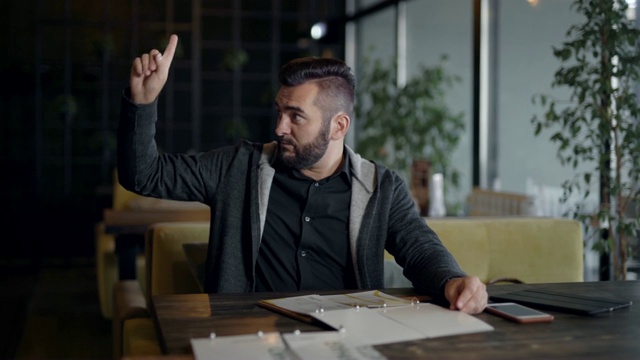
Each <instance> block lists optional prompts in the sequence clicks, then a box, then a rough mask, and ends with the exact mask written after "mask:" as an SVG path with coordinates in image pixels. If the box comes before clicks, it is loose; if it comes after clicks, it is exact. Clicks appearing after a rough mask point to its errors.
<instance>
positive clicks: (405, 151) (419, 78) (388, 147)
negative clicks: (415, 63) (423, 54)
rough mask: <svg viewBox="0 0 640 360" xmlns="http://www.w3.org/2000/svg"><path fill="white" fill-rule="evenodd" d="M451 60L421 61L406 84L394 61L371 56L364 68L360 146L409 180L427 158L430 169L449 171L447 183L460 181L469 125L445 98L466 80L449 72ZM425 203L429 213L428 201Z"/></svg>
mask: <svg viewBox="0 0 640 360" xmlns="http://www.w3.org/2000/svg"><path fill="white" fill-rule="evenodd" d="M446 60H447V57H446V56H442V57H441V58H440V61H439V62H438V63H437V64H435V65H433V66H424V65H421V66H420V69H419V71H418V72H417V73H416V75H415V76H414V77H412V78H410V79H408V80H407V81H406V84H398V81H397V76H396V74H397V64H396V62H395V61H394V60H391V61H389V64H388V65H385V64H383V62H382V60H380V59H376V60H375V61H371V60H370V58H369V57H365V59H364V61H363V63H362V65H361V69H359V70H360V71H359V73H358V79H359V80H358V87H357V89H358V91H357V94H356V95H357V101H356V116H357V118H358V122H359V126H358V132H357V136H356V139H357V146H356V149H357V151H358V152H359V153H360V154H362V155H363V156H364V157H365V158H368V159H371V160H374V161H379V162H381V163H383V164H385V165H386V166H387V167H389V168H391V169H394V170H396V171H398V173H399V174H400V175H401V176H403V177H404V178H405V180H408V179H409V175H410V174H411V168H412V166H414V168H420V167H422V168H424V165H420V163H423V164H424V163H425V162H427V163H428V168H429V172H430V173H431V174H435V173H441V174H443V176H444V179H445V181H444V185H445V186H444V188H445V190H447V189H449V190H451V188H458V186H459V173H458V171H457V170H456V169H455V168H454V167H453V166H452V165H451V154H452V153H453V151H454V150H455V148H456V147H457V145H458V141H459V139H460V134H461V133H462V132H463V131H464V129H465V126H464V122H463V114H462V113H454V112H453V111H452V110H451V109H450V108H449V107H448V106H447V105H446V103H445V94H446V91H447V89H449V88H450V87H452V86H453V85H454V84H455V83H457V82H460V77H459V76H456V75H452V74H449V73H447V71H445V69H444V63H445V62H446ZM415 164H417V165H415ZM414 196H415V192H414ZM419 203H420V201H419ZM449 205H451V204H449ZM453 206H455V205H453ZM458 206H459V204H458ZM420 207H421V210H422V211H423V214H424V213H425V207H426V208H428V205H425V204H420ZM425 215H426V214H425Z"/></svg>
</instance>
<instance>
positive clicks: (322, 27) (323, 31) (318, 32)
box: [311, 21, 327, 40]
mask: <svg viewBox="0 0 640 360" xmlns="http://www.w3.org/2000/svg"><path fill="white" fill-rule="evenodd" d="M325 35H327V23H325V22H323V21H320V22H317V23H315V24H313V26H312V27H311V38H313V39H314V40H320V39H322V38H323V37H324V36H325Z"/></svg>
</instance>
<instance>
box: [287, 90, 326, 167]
mask: <svg viewBox="0 0 640 360" xmlns="http://www.w3.org/2000/svg"><path fill="white" fill-rule="evenodd" d="M317 93H318V87H317V85H316V84H314V83H312V82H311V83H305V84H302V85H298V86H295V87H286V86H283V87H281V88H280V91H279V92H278V95H277V96H276V100H275V106H276V110H277V111H278V123H277V125H276V130H275V132H276V136H277V137H278V145H279V147H280V153H279V154H280V155H279V156H280V158H281V160H282V162H283V163H284V164H285V165H286V166H289V167H292V168H295V169H298V170H302V169H307V168H309V167H311V166H312V165H313V164H315V163H317V162H318V161H319V160H320V159H321V158H322V157H323V156H324V154H325V153H326V151H327V147H328V146H329V133H330V129H331V123H330V121H326V122H325V121H324V116H323V115H324V114H323V113H322V110H321V109H320V108H319V107H317V106H316V105H315V103H314V101H315V98H316V95H317Z"/></svg>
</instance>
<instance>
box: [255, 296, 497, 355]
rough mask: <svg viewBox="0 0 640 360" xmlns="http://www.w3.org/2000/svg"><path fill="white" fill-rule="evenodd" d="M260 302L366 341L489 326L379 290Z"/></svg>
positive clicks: (457, 332) (421, 336)
mask: <svg viewBox="0 0 640 360" xmlns="http://www.w3.org/2000/svg"><path fill="white" fill-rule="evenodd" d="M260 305H261V306H264V307H266V308H269V309H272V310H275V311H278V312H280V313H283V314H286V315H289V316H292V317H295V318H298V319H302V320H305V321H309V320H310V319H311V320H314V319H315V320H317V321H320V322H322V323H324V324H326V325H329V326H330V327H332V328H334V329H336V330H341V331H344V332H346V333H347V334H358V336H359V337H360V338H362V339H363V342H364V343H365V344H368V345H380V344H386V343H393V342H400V341H409V340H417V339H425V338H434V337H439V336H449V335H460V334H469V333H475V332H482V331H492V330H493V327H492V326H491V325H489V324H487V323H485V322H484V321H482V320H480V319H478V318H476V317H474V316H472V315H469V314H466V313H463V312H460V311H454V310H449V309H445V308H443V307H441V306H438V305H434V304H429V303H420V302H418V301H415V300H407V299H403V298H399V297H396V296H392V295H389V294H385V293H383V292H381V291H378V290H372V291H365V292H358V293H350V294H343V295H323V296H321V295H303V296H295V297H287V298H279V299H269V300H262V301H260Z"/></svg>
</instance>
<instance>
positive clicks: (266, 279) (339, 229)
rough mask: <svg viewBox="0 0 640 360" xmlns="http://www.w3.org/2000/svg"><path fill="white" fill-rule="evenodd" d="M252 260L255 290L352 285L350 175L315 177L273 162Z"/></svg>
mask: <svg viewBox="0 0 640 360" xmlns="http://www.w3.org/2000/svg"><path fill="white" fill-rule="evenodd" d="M274 168H275V170H276V173H275V176H274V178H273V183H272V184H271V192H270V194H269V205H268V208H267V217H266V221H265V225H264V232H263V234H262V241H261V243H260V253H259V255H258V262H257V264H256V291H297V290H333V289H355V288H356V287H357V285H356V280H355V273H354V269H353V262H352V260H351V250H350V247H349V205H350V203H351V174H350V170H349V157H348V156H346V154H345V156H344V161H343V162H342V167H341V169H340V170H339V171H338V172H336V173H335V174H334V175H332V176H330V177H328V178H325V179H322V180H319V181H316V180H313V179H311V178H308V177H306V176H304V175H302V174H301V173H300V172H299V171H297V170H295V169H291V168H288V167H286V166H283V165H282V164H280V163H278V162H276V164H274Z"/></svg>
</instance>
